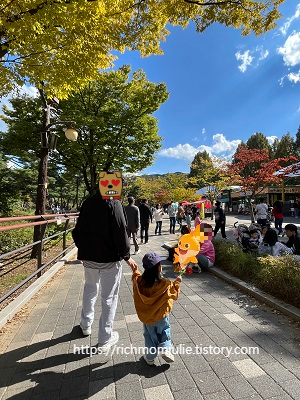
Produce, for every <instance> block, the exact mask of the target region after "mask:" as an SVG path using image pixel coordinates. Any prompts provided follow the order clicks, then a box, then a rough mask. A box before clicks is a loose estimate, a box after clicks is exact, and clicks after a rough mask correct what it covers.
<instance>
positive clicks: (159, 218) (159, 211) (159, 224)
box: [154, 204, 164, 235]
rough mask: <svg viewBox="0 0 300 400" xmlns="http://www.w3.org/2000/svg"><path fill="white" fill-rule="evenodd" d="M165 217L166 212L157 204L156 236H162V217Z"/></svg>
mask: <svg viewBox="0 0 300 400" xmlns="http://www.w3.org/2000/svg"><path fill="white" fill-rule="evenodd" d="M163 215H164V211H163V209H162V208H161V205H160V204H156V206H155V210H154V219H155V222H156V227H155V235H157V233H158V234H159V235H161V227H162V216H163Z"/></svg>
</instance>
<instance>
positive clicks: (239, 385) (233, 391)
mask: <svg viewBox="0 0 300 400" xmlns="http://www.w3.org/2000/svg"><path fill="white" fill-rule="evenodd" d="M220 379H221V381H222V383H223V385H224V386H225V388H226V389H227V391H228V392H229V393H230V395H231V396H232V397H233V398H234V399H235V400H240V399H244V398H247V397H249V398H251V396H254V395H257V392H256V391H255V390H254V389H253V387H252V386H250V384H249V383H248V382H247V381H246V379H245V378H244V377H243V376H241V375H236V376H229V377H226V378H220Z"/></svg>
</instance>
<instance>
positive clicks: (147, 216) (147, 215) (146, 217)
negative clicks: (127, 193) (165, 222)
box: [139, 199, 152, 243]
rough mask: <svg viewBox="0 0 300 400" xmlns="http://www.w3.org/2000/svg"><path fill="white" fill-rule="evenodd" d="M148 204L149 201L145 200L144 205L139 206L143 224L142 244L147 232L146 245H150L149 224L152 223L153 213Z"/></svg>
mask: <svg viewBox="0 0 300 400" xmlns="http://www.w3.org/2000/svg"><path fill="white" fill-rule="evenodd" d="M147 203H148V200H147V199H143V200H142V204H141V205H140V206H139V210H140V223H141V243H143V232H145V243H148V230H149V224H150V221H151V222H152V212H151V209H150V207H149V206H148V204H147Z"/></svg>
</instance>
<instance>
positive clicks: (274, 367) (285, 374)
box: [262, 362, 294, 382]
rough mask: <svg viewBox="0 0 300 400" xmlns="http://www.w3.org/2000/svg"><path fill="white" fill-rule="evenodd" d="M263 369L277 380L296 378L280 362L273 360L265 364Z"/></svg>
mask: <svg viewBox="0 0 300 400" xmlns="http://www.w3.org/2000/svg"><path fill="white" fill-rule="evenodd" d="M262 369H263V370H264V371H266V373H267V374H268V375H270V377H271V378H273V379H274V380H275V382H281V381H287V380H289V379H294V376H293V374H292V373H291V372H289V371H288V370H287V369H286V368H284V367H283V366H282V365H280V364H279V363H278V362H272V363H269V364H264V365H263V366H262Z"/></svg>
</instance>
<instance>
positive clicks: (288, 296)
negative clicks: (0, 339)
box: [213, 240, 300, 308]
mask: <svg viewBox="0 0 300 400" xmlns="http://www.w3.org/2000/svg"><path fill="white" fill-rule="evenodd" d="M213 243H214V246H215V250H216V262H215V265H216V267H218V268H220V269H221V270H223V271H226V272H228V273H229V274H232V275H233V276H235V277H237V278H240V279H242V280H245V281H246V282H249V283H252V284H254V285H255V286H257V287H258V288H260V289H262V290H264V291H265V292H267V293H269V294H271V295H273V296H275V297H277V298H278V299H281V300H283V301H286V302H288V303H290V304H292V305H294V306H296V307H298V308H300V262H299V261H297V260H296V259H295V258H294V257H293V256H290V255H289V256H284V257H272V256H260V257H256V256H255V255H253V254H249V253H244V252H243V251H242V250H241V249H240V248H239V247H238V246H237V245H236V244H235V243H230V242H224V241H220V240H214V241H213Z"/></svg>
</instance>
